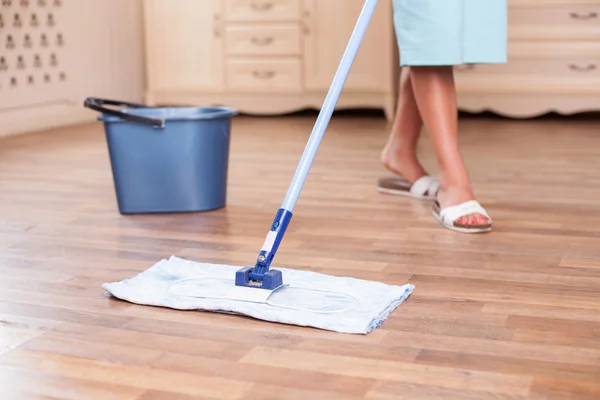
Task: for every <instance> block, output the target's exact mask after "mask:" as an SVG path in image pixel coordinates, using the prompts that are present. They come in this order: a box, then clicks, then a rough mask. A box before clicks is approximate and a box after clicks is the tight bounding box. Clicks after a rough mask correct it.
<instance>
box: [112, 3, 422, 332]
mask: <svg viewBox="0 0 600 400" xmlns="http://www.w3.org/2000/svg"><path fill="white" fill-rule="evenodd" d="M376 5H377V0H366V1H365V4H364V6H363V8H362V10H361V13H360V15H359V18H358V21H357V23H356V26H355V28H354V30H353V32H352V34H351V37H350V40H349V43H348V45H347V47H346V49H345V51H344V54H343V57H342V60H341V62H340V64H339V66H338V69H337V71H336V74H335V76H334V79H333V82H332V84H331V86H330V89H329V91H328V93H327V96H326V98H325V101H324V104H323V107H322V108H321V110H320V112H319V115H318V117H317V121H316V123H315V126H314V128H313V130H312V133H311V135H310V138H309V140H308V143H307V145H306V147H305V149H304V152H303V154H302V157H301V159H300V162H299V164H298V167H297V169H296V172H295V174H294V176H293V178H292V182H291V183H290V186H289V188H288V191H287V194H286V196H285V199H284V201H283V203H282V205H281V207H280V208H279V209H278V210H277V212H276V214H275V218H274V220H273V223H272V224H271V227H270V229H269V231H268V233H267V235H266V238H265V240H264V243H263V245H262V248H261V249H260V251H259V254H258V256H257V259H256V262H255V264H254V266H253V267H252V266H248V267H236V266H231V265H220V264H209V263H199V262H194V261H190V260H185V259H182V258H179V257H176V256H171V257H170V258H169V259H163V260H161V261H159V262H158V263H156V264H155V265H154V266H152V267H151V268H149V269H148V270H146V271H144V272H142V273H140V274H139V275H137V276H135V277H134V278H132V279H126V280H123V281H121V282H113V283H105V284H104V285H103V286H102V287H103V288H104V289H105V290H106V291H107V293H108V295H110V296H114V297H116V298H119V299H121V300H125V301H129V302H132V303H135V304H141V305H150V306H159V307H167V308H172V309H178V310H203V311H212V312H222V313H233V314H240V315H245V316H248V317H252V318H256V319H261V320H265V321H271V322H277V323H284V324H290V325H298V326H306V327H313V328H318V329H325V330H331V331H335V332H342V333H355V334H367V333H369V332H371V331H372V330H373V329H375V328H376V327H377V326H379V325H380V324H381V323H382V322H383V321H384V320H385V319H387V317H388V315H389V314H390V312H392V311H393V310H394V309H395V308H396V307H398V306H399V305H400V304H401V303H402V302H403V301H404V300H405V299H406V298H407V297H408V296H409V295H410V294H411V293H412V291H413V289H414V286H413V285H411V284H406V285H402V286H394V285H386V284H383V283H380V282H373V281H368V280H361V279H354V278H350V277H334V276H328V275H325V274H321V273H316V272H311V271H298V270H292V269H284V268H279V269H271V265H272V262H273V259H274V257H275V254H276V252H277V250H278V248H279V246H280V244H281V242H282V239H283V236H284V234H285V232H286V229H287V227H288V225H289V223H290V220H291V218H292V215H293V211H294V207H295V205H296V202H297V200H298V197H299V195H300V192H301V190H302V187H303V185H304V182H305V180H306V176H307V175H308V171H309V169H310V167H311V165H312V162H313V160H314V157H315V155H316V152H317V150H318V147H319V144H320V142H321V139H322V137H323V135H324V133H325V130H326V128H327V125H328V124H329V120H330V119H331V115H332V114H333V111H334V108H335V105H336V103H337V101H338V98H339V95H340V93H341V91H342V88H343V86H344V84H345V81H346V79H347V77H348V74H349V72H350V68H351V66H352V63H353V62H354V59H355V57H356V54H357V52H358V49H359V47H360V44H361V42H362V39H363V37H364V34H365V32H366V30H367V27H368V25H369V22H370V20H371V17H372V15H373V12H374V10H375V7H376ZM284 276H285V280H284Z"/></svg>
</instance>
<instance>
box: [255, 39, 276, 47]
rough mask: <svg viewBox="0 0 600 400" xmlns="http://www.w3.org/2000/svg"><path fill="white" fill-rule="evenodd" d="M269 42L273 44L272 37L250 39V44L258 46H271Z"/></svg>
mask: <svg viewBox="0 0 600 400" xmlns="http://www.w3.org/2000/svg"><path fill="white" fill-rule="evenodd" d="M271 42H273V38H272V37H264V38H257V37H253V38H252V43H254V44H256V45H259V46H266V45H268V44H271Z"/></svg>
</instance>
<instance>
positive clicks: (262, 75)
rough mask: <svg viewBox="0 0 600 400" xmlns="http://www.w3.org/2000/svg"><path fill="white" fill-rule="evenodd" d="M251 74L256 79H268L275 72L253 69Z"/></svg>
mask: <svg viewBox="0 0 600 400" xmlns="http://www.w3.org/2000/svg"><path fill="white" fill-rule="evenodd" d="M252 75H254V77H255V78H257V79H270V78H272V77H273V76H274V75H275V72H273V71H254V72H253V73H252Z"/></svg>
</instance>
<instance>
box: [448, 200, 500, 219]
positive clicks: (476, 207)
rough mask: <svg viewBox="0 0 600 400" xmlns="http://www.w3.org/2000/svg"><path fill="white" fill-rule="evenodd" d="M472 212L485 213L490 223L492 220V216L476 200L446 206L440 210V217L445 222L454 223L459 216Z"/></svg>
mask: <svg viewBox="0 0 600 400" xmlns="http://www.w3.org/2000/svg"><path fill="white" fill-rule="evenodd" d="M471 214H481V215H484V216H485V217H486V218H487V219H488V221H490V223H491V222H492V218H490V216H489V215H488V213H487V212H486V211H485V209H484V208H483V207H482V206H481V204H479V202H477V201H476V200H470V201H466V202H464V203H461V204H457V205H455V206H450V207H446V208H444V209H442V210H441V211H440V218H441V219H442V221H443V222H444V223H445V224H453V223H454V222H456V220H458V219H459V218H462V217H466V216H467V215H471Z"/></svg>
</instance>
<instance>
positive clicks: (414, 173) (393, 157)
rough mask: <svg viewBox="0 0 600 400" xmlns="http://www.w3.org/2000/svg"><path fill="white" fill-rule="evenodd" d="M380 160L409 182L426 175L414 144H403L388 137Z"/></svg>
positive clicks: (391, 170)
mask: <svg viewBox="0 0 600 400" xmlns="http://www.w3.org/2000/svg"><path fill="white" fill-rule="evenodd" d="M394 136H395V135H394ZM381 162H382V163H383V165H384V166H385V167H386V168H387V169H388V170H389V171H390V172H392V173H394V174H396V175H399V176H402V177H403V178H405V179H406V180H408V181H409V182H410V183H414V182H415V181H416V180H417V179H419V178H421V177H422V176H425V175H427V171H425V168H423V166H422V165H421V163H420V162H419V160H418V159H417V155H416V153H415V149H414V146H404V145H402V144H401V143H399V141H398V140H397V139H395V138H394V137H391V138H390V140H389V141H388V143H387V144H386V146H385V148H384V149H383V150H382V152H381Z"/></svg>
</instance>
